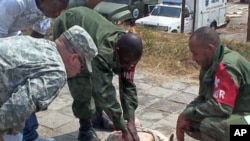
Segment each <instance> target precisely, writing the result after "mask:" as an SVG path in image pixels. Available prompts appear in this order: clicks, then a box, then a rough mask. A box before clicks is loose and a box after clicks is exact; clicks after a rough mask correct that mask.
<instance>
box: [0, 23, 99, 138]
mask: <svg viewBox="0 0 250 141" xmlns="http://www.w3.org/2000/svg"><path fill="white" fill-rule="evenodd" d="M96 54H97V48H96V46H95V44H94V42H93V40H92V39H91V37H90V36H89V35H88V33H87V32H86V31H85V30H84V29H82V28H81V27H79V26H74V27H72V28H70V29H69V30H67V31H65V32H64V33H63V34H62V35H61V36H60V37H58V39H56V40H55V43H54V42H51V41H49V40H45V39H36V38H32V37H30V36H13V37H8V38H2V39H0V64H1V65H0V82H1V84H0V93H1V95H0V136H1V137H2V136H3V134H16V133H18V132H20V131H21V130H22V129H23V127H24V123H25V120H26V119H27V118H28V117H29V116H30V115H31V114H32V113H33V112H38V111H41V110H44V109H46V108H47V107H48V105H49V104H50V103H51V102H52V101H53V100H54V99H55V98H56V96H57V94H58V92H59V90H61V88H62V87H63V86H64V85H65V83H66V79H67V77H68V78H71V77H74V76H76V75H77V74H79V73H80V71H81V70H82V69H83V68H84V67H85V66H87V68H88V70H89V71H91V70H92V68H91V62H90V61H91V60H92V59H93V57H94V56H96Z"/></svg>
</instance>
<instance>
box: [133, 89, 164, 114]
mask: <svg viewBox="0 0 250 141" xmlns="http://www.w3.org/2000/svg"><path fill="white" fill-rule="evenodd" d="M159 100H160V98H156V97H154V96H151V95H144V94H141V93H138V103H139V104H138V108H137V111H140V110H142V109H144V108H147V107H148V106H149V105H151V104H153V103H156V102H157V101H159Z"/></svg>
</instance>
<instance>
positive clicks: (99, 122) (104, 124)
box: [91, 108, 114, 131]
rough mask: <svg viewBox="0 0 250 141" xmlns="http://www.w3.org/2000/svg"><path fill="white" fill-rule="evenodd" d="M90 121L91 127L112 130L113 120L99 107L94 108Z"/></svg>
mask: <svg viewBox="0 0 250 141" xmlns="http://www.w3.org/2000/svg"><path fill="white" fill-rule="evenodd" d="M91 122H92V123H93V127H94V128H96V129H101V130H105V131H114V126H113V122H112V121H111V120H110V119H109V117H108V116H107V115H106V114H105V112H104V111H103V110H102V109H101V108H96V112H95V114H94V115H93V116H92V119H91Z"/></svg>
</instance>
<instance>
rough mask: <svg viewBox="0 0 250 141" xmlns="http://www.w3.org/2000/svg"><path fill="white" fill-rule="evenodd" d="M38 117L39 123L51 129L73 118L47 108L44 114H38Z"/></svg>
mask: <svg viewBox="0 0 250 141" xmlns="http://www.w3.org/2000/svg"><path fill="white" fill-rule="evenodd" d="M38 117H39V124H41V125H43V126H45V127H48V128H51V129H55V128H58V127H60V126H62V125H64V124H66V123H68V122H70V121H72V120H73V118H72V117H69V116H66V115H64V114H61V113H59V112H56V111H53V112H50V111H49V110H47V111H46V112H44V115H41V114H40V115H39V116H38Z"/></svg>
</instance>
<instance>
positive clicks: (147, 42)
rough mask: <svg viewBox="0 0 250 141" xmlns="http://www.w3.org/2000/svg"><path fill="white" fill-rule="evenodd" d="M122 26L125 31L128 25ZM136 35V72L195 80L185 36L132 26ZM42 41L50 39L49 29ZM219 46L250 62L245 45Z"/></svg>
mask: <svg viewBox="0 0 250 141" xmlns="http://www.w3.org/2000/svg"><path fill="white" fill-rule="evenodd" d="M122 27H123V28H124V29H129V28H128V26H124V25H123V26H122ZM136 32H137V33H138V34H139V35H141V37H142V38H143V43H144V52H143V56H142V60H141V61H140V62H139V64H138V70H139V71H143V72H146V73H149V74H151V75H156V76H159V75H161V76H177V77H188V78H197V77H198V72H199V66H198V65H197V64H196V63H195V62H193V61H192V59H191V54H190V52H189V49H188V43H187V41H188V38H189V36H190V35H189V34H188V35H186V34H168V33H164V32H161V31H157V30H153V29H148V28H144V27H141V26H138V27H136ZM27 33H28V32H27ZM46 38H48V39H52V29H51V30H50V31H49V33H48V34H47V35H46ZM223 43H224V44H226V45H227V46H228V47H229V48H231V49H233V50H236V51H238V52H240V53H241V54H242V55H243V56H245V57H246V58H247V59H248V60H250V44H249V43H241V42H237V41H234V40H223Z"/></svg>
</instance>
